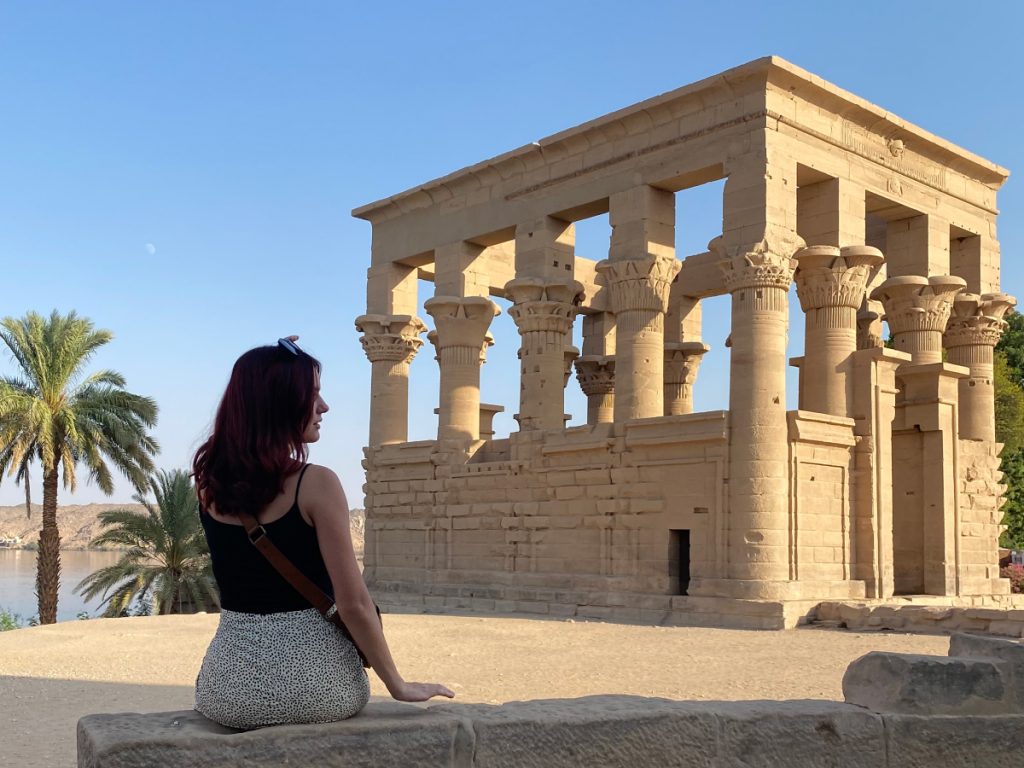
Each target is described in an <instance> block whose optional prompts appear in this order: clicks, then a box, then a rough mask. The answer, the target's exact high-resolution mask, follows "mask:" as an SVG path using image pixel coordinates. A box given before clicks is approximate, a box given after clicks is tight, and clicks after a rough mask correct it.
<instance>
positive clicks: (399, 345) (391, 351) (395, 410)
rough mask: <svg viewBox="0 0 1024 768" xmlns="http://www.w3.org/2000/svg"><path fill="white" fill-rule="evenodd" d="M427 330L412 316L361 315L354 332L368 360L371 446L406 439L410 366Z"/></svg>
mask: <svg viewBox="0 0 1024 768" xmlns="http://www.w3.org/2000/svg"><path fill="white" fill-rule="evenodd" d="M426 329H427V327H426V326H425V325H424V324H423V321H422V320H420V319H419V318H418V317H415V316H413V315H361V316H360V317H357V318H356V330H358V331H359V332H361V333H362V334H363V335H362V336H361V337H360V339H359V341H360V343H362V345H363V351H364V352H366V357H367V358H368V359H369V360H370V445H371V446H376V445H385V444H387V443H404V442H406V441H407V440H408V439H409V364H410V363H411V362H412V359H413V357H415V356H416V352H417V351H418V350H419V348H420V347H421V346H423V340H422V339H421V338H419V335H420V334H421V333H423V332H424V331H425V330H426Z"/></svg>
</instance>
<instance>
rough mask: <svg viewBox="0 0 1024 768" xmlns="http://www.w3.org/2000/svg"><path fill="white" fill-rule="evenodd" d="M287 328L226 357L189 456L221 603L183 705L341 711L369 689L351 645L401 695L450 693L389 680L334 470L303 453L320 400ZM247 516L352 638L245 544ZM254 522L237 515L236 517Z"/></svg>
mask: <svg viewBox="0 0 1024 768" xmlns="http://www.w3.org/2000/svg"><path fill="white" fill-rule="evenodd" d="M297 338H298V337H297V336H291V337H288V338H286V339H281V340H280V341H279V342H278V344H277V345H276V346H268V347H257V348H256V349H252V350H249V351H248V352H246V353H245V354H244V355H242V356H241V357H240V358H239V359H238V361H237V362H236V363H235V366H234V369H233V370H232V372H231V379H230V381H229V382H228V386H227V390H226V392H225V393H224V397H223V399H222V400H221V403H220V407H219V408H218V410H217V416H216V420H215V422H214V428H213V434H212V435H211V436H210V438H209V439H208V440H207V441H206V442H205V443H204V444H203V445H202V446H201V447H200V448H199V450H198V452H197V453H196V456H195V459H194V461H193V465H192V469H193V475H194V477H195V481H196V489H197V492H198V494H199V499H200V507H201V509H202V512H201V516H202V522H203V528H204V530H205V531H206V538H207V541H208V542H209V545H210V555H211V558H212V561H213V572H214V576H215V577H216V579H217V585H218V588H219V590H220V595H221V607H222V609H223V610H222V612H221V615H220V624H219V626H218V628H217V633H216V635H215V636H214V638H213V641H212V642H211V643H210V647H209V649H208V650H207V652H206V657H205V658H204V660H203V665H202V669H201V670H200V672H199V678H198V680H197V681H196V703H195V707H196V709H197V710H198V711H199V712H201V713H202V714H204V715H205V716H206V717H208V718H210V719H211V720H214V721H216V722H218V723H221V724H223V725H227V726H230V727H234V728H259V727H262V726H267V725H275V724H279V723H315V722H330V721H333V720H342V719H344V718H347V717H351V716H352V715H354V714H356V713H357V712H359V710H361V709H362V708H363V707H364V706H365V705H366V702H367V700H368V699H369V695H370V688H369V682H368V680H367V676H366V672H365V671H364V669H363V664H362V661H361V659H360V654H359V651H358V650H357V648H356V646H357V645H358V648H359V650H361V651H362V653H363V654H364V655H365V657H366V660H367V662H368V663H369V665H370V666H372V667H373V669H374V671H375V672H376V673H377V675H378V676H379V677H380V679H381V680H382V681H383V683H384V685H385V686H387V689H388V691H389V692H390V693H391V695H392V696H393V697H394V698H396V699H398V700H400V701H425V700H426V699H429V698H431V697H433V696H447V697H449V698H450V697H452V696H454V694H453V693H452V692H451V691H450V690H449V689H448V688H446V687H445V686H443V685H438V684H435V683H411V682H406V681H405V680H403V679H402V676H401V675H400V674H399V673H398V670H397V668H396V667H395V662H394V661H393V660H392V658H391V653H390V651H389V650H388V645H387V641H386V640H385V639H384V634H383V631H382V629H381V625H380V622H379V620H378V617H377V613H376V610H375V606H374V604H373V600H371V598H370V595H369V593H368V592H367V589H366V585H365V583H364V582H363V579H362V574H361V573H360V572H359V566H358V564H357V562H356V556H355V552H354V551H353V549H352V539H351V535H350V533H349V517H348V503H347V501H346V499H345V492H344V490H343V489H342V487H341V482H340V481H339V480H338V477H337V475H336V474H335V473H334V472H332V471H331V470H329V469H327V468H326V467H321V466H317V465H314V464H306V456H307V448H306V446H307V444H308V443H314V442H316V441H317V440H319V439H320V422H321V420H322V418H323V414H324V413H326V412H327V404H326V403H325V402H324V400H323V398H322V397H321V396H320V363H319V362H317V360H315V359H314V358H313V357H311V356H310V355H308V354H306V353H305V352H303V351H302V350H301V349H299V348H298V346H296V344H295V341H296V340H297ZM247 513H248V515H252V516H253V517H254V518H256V520H257V521H258V523H259V525H260V526H262V528H254V531H257V533H254V535H253V537H252V538H253V540H256V539H258V538H259V536H260V535H262V533H263V532H265V535H266V536H267V538H268V539H269V540H270V541H271V542H273V544H274V545H275V546H276V548H277V549H279V550H280V551H281V553H282V554H283V555H284V556H285V558H287V560H289V561H291V562H292V563H293V564H294V565H295V566H297V567H298V568H299V570H301V571H302V572H303V573H304V575H305V576H306V577H308V578H309V579H310V580H312V582H314V583H315V584H316V585H317V586H318V587H319V588H320V589H321V590H323V592H325V593H327V594H328V595H332V596H333V600H334V601H335V605H336V607H337V611H338V614H339V615H340V617H341V619H342V620H343V621H344V624H345V626H346V627H347V629H348V631H349V633H350V635H351V638H352V639H353V640H354V641H355V645H354V644H353V642H352V640H350V639H349V638H348V637H346V636H345V634H344V633H343V632H342V630H341V629H339V628H338V627H337V626H335V625H334V624H333V623H331V622H329V621H328V620H326V619H325V618H324V616H323V615H321V613H320V611H318V610H317V609H316V608H313V607H311V603H310V602H309V601H308V600H306V599H305V598H304V597H303V596H302V595H301V594H300V593H299V592H298V591H296V589H295V588H293V587H292V586H291V584H290V582H289V580H287V579H286V578H285V577H284V576H282V575H281V574H280V573H279V572H278V571H277V569H276V568H275V567H274V565H272V564H271V562H270V561H269V560H268V559H267V557H265V556H264V554H262V553H261V551H260V550H258V549H257V547H256V546H254V545H253V543H252V541H251V540H250V535H249V534H248V533H247V531H246V527H245V525H244V521H243V518H246V517H247ZM253 526H255V522H250V523H249V527H250V528H252V527H253Z"/></svg>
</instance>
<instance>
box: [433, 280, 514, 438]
mask: <svg viewBox="0 0 1024 768" xmlns="http://www.w3.org/2000/svg"><path fill="white" fill-rule="evenodd" d="M423 308H424V309H425V310H426V311H427V314H429V315H430V316H431V317H432V318H433V319H434V327H435V330H433V331H431V332H430V333H429V334H428V335H427V339H428V340H429V341H430V342H431V343H432V344H433V345H434V347H435V348H436V349H437V362H438V364H439V366H440V369H441V392H440V401H439V404H438V405H439V415H438V427H437V437H438V440H444V439H457V440H469V441H473V440H479V439H480V365H481V364H482V363H483V361H484V358H485V351H486V349H487V347H488V346H490V345H491V344H493V343H494V342H493V341H492V339H491V338H490V334H488V332H487V329H488V328H489V327H490V325H491V320H493V319H494V318H495V316H496V315H498V314H499V313H500V312H501V310H500V309H499V308H498V306H497V305H496V304H495V303H494V302H493V301H491V300H490V299H487V298H484V297H483V296H467V297H465V298H460V297H457V296H434V297H433V298H431V299H427V301H426V302H424V304H423Z"/></svg>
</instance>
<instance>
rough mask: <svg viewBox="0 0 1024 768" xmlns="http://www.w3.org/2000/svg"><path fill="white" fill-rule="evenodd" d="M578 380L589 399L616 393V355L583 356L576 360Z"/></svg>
mask: <svg viewBox="0 0 1024 768" xmlns="http://www.w3.org/2000/svg"><path fill="white" fill-rule="evenodd" d="M576 379H577V381H579V383H580V389H582V390H583V394H585V395H586V396H587V397H590V396H591V395H611V394H614V393H615V357H614V355H582V356H581V357H577V358H576Z"/></svg>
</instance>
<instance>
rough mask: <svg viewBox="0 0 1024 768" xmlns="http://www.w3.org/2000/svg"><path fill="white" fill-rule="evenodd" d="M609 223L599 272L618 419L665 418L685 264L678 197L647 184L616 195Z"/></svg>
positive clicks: (612, 199)
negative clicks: (673, 315)
mask: <svg viewBox="0 0 1024 768" xmlns="http://www.w3.org/2000/svg"><path fill="white" fill-rule="evenodd" d="M608 219H609V222H610V223H611V226H612V236H611V247H610V248H609V250H608V258H607V259H606V260H604V261H601V262H598V264H597V272H598V274H599V275H600V276H601V277H602V278H603V280H604V284H605V285H606V286H607V290H608V297H609V301H608V308H609V309H610V311H611V312H612V313H613V314H614V315H615V334H616V342H615V344H616V346H615V350H616V352H615V355H616V363H615V367H616V371H617V374H616V377H617V379H618V381H617V383H616V396H615V421H619V422H621V421H626V420H628V419H640V418H648V417H652V416H661V415H662V414H663V413H664V405H663V398H664V368H665V352H664V345H665V312H666V311H667V310H668V300H669V293H670V290H671V286H672V281H673V280H674V279H675V276H676V275H677V274H679V268H680V266H681V265H680V263H679V261H678V260H677V259H676V257H675V196H674V195H673V194H672V193H671V192H666V191H664V190H661V189H655V188H654V187H649V186H639V187H634V188H633V189H629V190H626V191H624V192H619V193H616V194H613V195H612V196H611V197H610V198H609V216H608ZM584 351H586V350H584Z"/></svg>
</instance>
